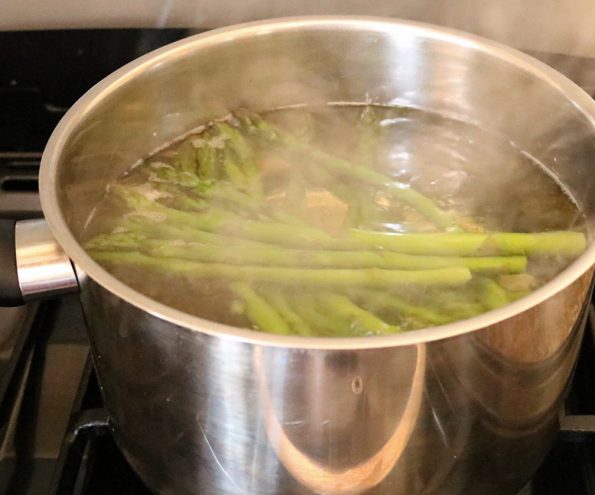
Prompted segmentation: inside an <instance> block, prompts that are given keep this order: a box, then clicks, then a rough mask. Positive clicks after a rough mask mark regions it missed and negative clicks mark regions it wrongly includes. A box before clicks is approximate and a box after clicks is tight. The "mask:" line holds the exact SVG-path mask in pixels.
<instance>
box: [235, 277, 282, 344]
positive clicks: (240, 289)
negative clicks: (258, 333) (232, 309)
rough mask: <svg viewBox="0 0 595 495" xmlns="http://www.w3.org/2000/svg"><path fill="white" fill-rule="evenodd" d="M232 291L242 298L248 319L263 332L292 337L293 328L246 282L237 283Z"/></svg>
mask: <svg viewBox="0 0 595 495" xmlns="http://www.w3.org/2000/svg"><path fill="white" fill-rule="evenodd" d="M230 288H231V290H232V291H233V292H235V294H236V295H237V296H238V297H240V298H241V299H242V300H243V301H244V304H245V306H246V313H247V315H248V318H250V320H252V322H253V323H254V324H255V325H256V326H257V327H258V328H259V329H260V330H262V331H264V332H269V333H278V334H281V335H291V333H292V332H291V328H290V327H289V325H288V324H287V322H286V321H285V320H284V319H283V317H282V316H281V315H279V313H277V311H275V309H274V308H272V307H271V306H270V304H269V303H267V301H266V300H265V299H264V298H263V297H261V296H260V295H259V294H257V293H256V291H255V290H254V289H252V287H250V285H248V284H247V283H246V282H235V283H233V284H231V286H230Z"/></svg>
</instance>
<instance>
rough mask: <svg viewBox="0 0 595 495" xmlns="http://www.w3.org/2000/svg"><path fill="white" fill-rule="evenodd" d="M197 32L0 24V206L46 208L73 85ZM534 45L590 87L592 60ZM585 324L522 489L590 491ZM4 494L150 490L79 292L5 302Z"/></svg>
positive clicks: (590, 396)
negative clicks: (112, 423)
mask: <svg viewBox="0 0 595 495" xmlns="http://www.w3.org/2000/svg"><path fill="white" fill-rule="evenodd" d="M195 32H196V31H190V30H184V29H173V30H172V29H166V30H164V29H154V30H151V29H148V30H82V31H77V30H71V31H35V32H0V217H10V218H29V217H36V216H41V209H40V205H39V198H38V195H37V172H38V167H39V160H40V157H41V152H42V150H43V147H44V146H45V142H46V141H47V139H48V137H49V134H50V132H51V131H52V129H53V128H54V126H55V125H56V124H57V122H58V121H59V119H60V118H61V117H62V115H63V114H64V113H65V111H66V110H67V109H68V107H69V106H70V105H71V104H72V103H73V102H74V101H76V99H77V98H78V97H79V96H81V95H82V94H83V93H84V92H85V91H86V90H87V89H88V88H89V87H91V86H92V85H93V84H94V83H95V82H97V81H99V80H100V79H101V78H103V77H104V76H106V75H107V74H109V73H110V72H112V71H114V70H115V69H117V68H118V67H120V66H121V65H123V64H124V63H126V62H128V61H130V60H132V59H134V58H136V57H138V56H140V55H142V54H143V53H146V52H148V51H150V50H153V49H155V48H157V47H159V46H162V45H164V44H166V43H169V42H172V41H174V40H176V39H179V38H182V37H185V36H188V35H190V34H194V33H195ZM533 55H537V56H538V57H540V58H542V59H543V60H545V61H546V62H547V63H550V64H551V65H553V66H554V67H556V68H558V69H559V70H562V71H565V72H566V73H567V75H569V77H571V78H573V79H574V80H575V81H576V82H578V83H579V84H581V85H582V86H583V87H584V88H585V89H587V90H588V91H589V92H590V93H591V94H593V93H594V92H595V60H591V59H579V58H569V57H566V56H563V55H557V54H535V53H534V54H533ZM586 328H587V331H586V332H585V338H584V342H583V346H582V351H581V355H580V359H579V362H578V365H577V370H576V373H575V376H574V379H573V382H572V387H571V390H570V393H569V396H568V399H567V401H566V407H565V410H564V411H561V413H560V414H561V417H560V424H561V432H560V434H559V436H558V439H557V441H556V443H555V445H554V446H553V448H552V450H551V451H550V453H549V454H548V456H547V458H546V459H545V460H544V461H543V463H542V465H541V467H540V468H539V470H538V472H537V473H536V475H535V477H534V479H533V480H532V481H531V483H530V484H529V485H527V486H526V487H525V488H524V489H523V491H522V492H521V494H522V495H547V494H552V495H554V494H555V495H588V494H595V364H594V363H595V346H594V336H595V314H593V309H592V308H591V318H590V321H589V322H587V327H586ZM0 493H6V494H10V495H12V494H18V495H71V494H77V495H79V494H80V495H90V494H95V495H108V494H109V495H119V494H123V495H124V494H125V495H136V494H148V493H149V491H148V489H147V488H146V487H145V486H144V485H143V484H142V482H141V481H140V480H139V479H138V478H137V477H136V475H135V474H134V472H133V471H132V470H131V468H130V467H129V466H128V464H127V463H126V461H125V460H124V458H123V456H122V454H121V453H120V452H119V450H118V449H117V447H116V445H115V443H114V440H113V438H112V437H111V435H110V430H109V425H108V422H107V415H106V413H105V411H104V410H103V409H102V401H101V394H100V390H99V386H98V384H97V381H96V378H95V375H94V372H93V369H92V366H91V363H90V360H89V346H88V341H87V338H86V335H85V325H84V318H83V315H82V313H81V309H80V306H79V303H78V300H77V298H76V296H68V297H64V298H62V299H59V300H55V301H49V302H43V303H35V304H28V305H26V306H22V307H19V308H0ZM249 495H257V494H249ZM258 495H260V494H258Z"/></svg>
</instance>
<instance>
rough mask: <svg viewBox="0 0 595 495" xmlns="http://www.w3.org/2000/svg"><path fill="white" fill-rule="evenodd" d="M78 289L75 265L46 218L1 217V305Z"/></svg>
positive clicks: (12, 304)
mask: <svg viewBox="0 0 595 495" xmlns="http://www.w3.org/2000/svg"><path fill="white" fill-rule="evenodd" d="M77 289H78V281H77V278H76V273H75V270H74V267H73V266H72V263H71V261H70V259H69V258H68V256H66V253H65V252H64V251H63V250H62V248H61V247H60V245H59V244H58V243H57V242H56V240H55V239H54V237H53V235H52V233H51V232H50V229H49V227H48V225H47V223H46V221H45V220H19V221H15V220H11V219H0V306H18V305H20V304H24V303H25V302H27V301H30V300H34V299H44V298H49V297H52V296H57V295H61V294H65V293H67V292H73V291H76V290H77Z"/></svg>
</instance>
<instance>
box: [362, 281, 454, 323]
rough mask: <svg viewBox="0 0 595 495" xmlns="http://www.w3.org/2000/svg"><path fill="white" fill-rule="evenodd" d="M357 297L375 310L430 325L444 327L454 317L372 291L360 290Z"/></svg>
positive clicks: (393, 296) (397, 297)
mask: <svg viewBox="0 0 595 495" xmlns="http://www.w3.org/2000/svg"><path fill="white" fill-rule="evenodd" d="M357 295H358V296H359V297H361V298H362V299H363V300H365V301H370V304H371V305H372V307H373V308H375V309H379V308H381V309H385V310H389V311H394V312H396V313H400V314H403V315H404V316H411V317H413V318H417V319H419V320H421V321H423V322H427V323H428V324H430V325H444V324H446V323H449V322H450V321H453V317H452V316H450V315H448V314H444V313H441V312H439V311H436V310H435V309H432V308H431V307H427V306H419V305H416V304H411V303H410V302H408V301H406V300H405V299H403V298H401V297H399V296H397V295H395V294H386V293H385V292H380V291H376V290H372V289H367V290H359V291H357Z"/></svg>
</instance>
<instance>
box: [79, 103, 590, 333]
mask: <svg viewBox="0 0 595 495" xmlns="http://www.w3.org/2000/svg"><path fill="white" fill-rule="evenodd" d="M361 123H362V125H365V126H367V127H366V132H367V134H366V136H367V137H366V139H365V140H364V141H362V142H361V143H360V147H359V148H358V149H357V150H356V151H357V153H354V156H355V155H356V154H358V153H359V158H358V159H357V160H354V161H351V160H348V159H345V158H341V157H339V156H335V155H334V154H332V153H329V152H327V151H324V150H322V149H318V148H316V147H314V146H313V145H312V144H311V143H310V142H309V141H308V140H307V138H306V139H304V138H302V137H298V136H297V135H292V134H290V133H288V132H285V131H283V130H281V129H280V128H278V127H277V126H275V125H273V124H271V123H269V122H266V121H264V120H262V119H260V118H258V117H251V118H249V119H244V120H243V123H242V124H241V125H240V126H239V127H238V126H237V125H236V124H232V123H230V122H217V123H215V124H213V125H211V126H210V127H208V128H207V129H206V131H204V133H203V134H201V136H200V137H199V138H192V137H191V138H185V139H184V140H183V141H182V142H181V144H180V145H179V147H178V150H177V155H176V156H175V158H174V159H173V160H171V162H170V163H163V162H153V163H150V164H149V165H148V168H147V170H146V172H147V173H146V174H145V179H146V181H147V183H146V184H144V185H140V186H139V185H131V182H130V181H123V183H122V184H118V185H116V186H113V187H112V188H111V189H110V195H109V196H110V197H111V198H117V199H118V201H120V204H124V205H126V207H127V208H128V210H129V211H128V213H127V214H125V216H124V217H123V218H121V219H119V220H118V221H117V223H115V225H112V226H111V227H112V228H113V232H112V233H109V234H100V235H96V236H95V237H93V238H92V239H91V240H89V241H88V242H87V244H86V247H87V249H88V250H89V252H90V254H91V255H92V256H93V257H94V258H95V259H96V260H97V261H99V262H100V263H104V264H107V265H108V266H109V267H122V266H126V267H136V268H138V269H142V270H144V269H148V270H152V271H155V272H156V273H160V274H164V275H175V276H179V277H185V278H190V279H197V280H202V279H210V278H216V279H221V280H223V281H225V283H227V284H228V286H229V289H230V290H231V292H232V293H233V294H235V296H236V297H237V298H238V299H239V300H241V307H242V308H243V312H244V314H245V316H246V318H247V320H249V321H250V322H251V324H252V325H253V326H254V327H256V328H258V329H260V330H262V331H265V332H271V333H277V334H284V335H288V334H297V335H302V336H312V335H327V336H339V335H371V334H374V335H379V334H392V333H397V332H401V331H403V330H408V329H412V328H419V327H422V326H431V325H441V324H445V323H448V322H451V321H454V320H456V319H459V318H468V317H471V316H474V315H476V314H478V313H481V312H483V311H486V310H490V309H495V308H498V307H501V306H503V305H504V304H507V303H509V302H511V301H513V300H515V299H517V298H518V297H522V296H523V295H524V294H526V293H527V290H529V289H532V288H534V284H536V283H537V282H536V279H535V278H534V277H532V275H531V274H530V272H531V268H530V266H531V265H529V273H525V271H526V270H527V266H528V264H527V257H531V259H534V258H536V257H544V256H560V257H564V258H571V257H575V256H578V255H579V254H580V253H582V252H583V250H584V249H585V247H586V239H585V236H584V234H582V233H580V232H545V233H512V232H463V231H462V229H461V226H462V225H463V223H461V225H459V222H458V221H457V219H456V217H455V216H454V215H453V214H451V213H450V212H447V211H444V210H442V209H441V208H440V207H439V206H438V205H437V204H436V203H435V202H434V201H433V200H432V199H430V198H428V197H427V196H425V195H423V194H421V193H420V192H418V191H416V190H414V189H412V188H411V187H410V186H408V185H406V184H403V183H400V182H397V181H394V180H393V179H391V178H390V177H387V176H385V175H384V174H382V173H380V172H378V171H376V170H375V169H374V166H373V164H372V162H373V157H374V147H375V146H376V142H377V140H378V135H375V133H376V132H377V131H379V129H378V128H377V126H376V124H375V123H374V116H373V115H371V114H364V116H363V117H362V121H361ZM375 126H376V127H375ZM253 139H257V140H259V139H260V140H264V142H265V143H268V144H269V145H270V144H271V143H273V144H275V145H280V146H281V147H283V148H284V150H285V151H286V152H287V154H288V156H289V157H290V159H291V169H296V172H295V173H292V175H291V176H289V177H286V179H287V184H288V185H287V187H286V192H285V198H284V199H282V202H281V206H280V207H272V208H271V207H269V206H270V205H269V203H268V198H267V197H266V195H267V194H268V191H269V188H270V184H269V182H267V179H266V177H265V178H263V177H262V174H261V171H260V170H259V168H258V167H259V164H258V153H257V152H255V150H254V146H253V142H252V140H253ZM284 167H285V170H287V169H289V167H287V165H286V164H284ZM283 173H286V172H283ZM281 175H282V174H281ZM275 180H278V178H276V179H275ZM273 182H274V181H273ZM124 184H127V185H124ZM313 185H314V186H317V187H323V188H324V189H326V190H328V191H330V192H331V193H332V194H333V195H334V197H331V199H332V200H333V201H336V202H338V203H339V204H341V202H342V203H343V204H344V205H346V208H347V207H349V211H350V214H349V215H347V216H346V220H345V222H348V221H350V220H351V221H352V223H351V224H347V226H346V227H344V229H343V230H339V229H337V230H336V231H335V229H333V228H329V229H328V230H329V231H328V232H327V231H326V230H324V229H322V228H318V227H314V226H312V225H311V224H309V223H308V222H309V220H310V219H308V218H307V217H306V216H305V215H302V210H303V209H304V207H305V205H306V203H307V201H308V194H307V191H308V190H309V189H310V187H312V186H313ZM356 185H357V189H356ZM360 185H361V187H360ZM282 198H283V197H282ZM337 198H338V199H337ZM378 198H380V199H378ZM339 200H340V201H339ZM390 200H394V202H395V203H396V202H399V203H402V204H403V205H407V206H400V207H399V208H400V209H401V210H402V211H405V212H406V214H405V215H404V216H406V215H408V214H409V212H411V211H412V209H413V210H415V211H416V212H417V213H415V214H414V215H413V220H410V219H409V218H407V219H406V220H409V221H410V222H411V223H412V225H413V228H414V229H415V228H417V229H418V230H420V229H421V230H426V229H427V228H428V226H429V228H430V229H434V230H436V227H438V228H439V229H441V230H443V232H432V233H422V232H406V233H402V234H393V233H389V232H384V231H377V230H371V229H373V228H377V226H378V224H379V222H377V218H378V215H377V213H378V211H380V210H379V205H384V204H387V202H388V203H389V204H391V208H392V207H393V203H390ZM277 204H278V200H277ZM382 207H383V208H384V206H382ZM384 211H385V210H382V211H381V212H380V213H382V214H384ZM387 211H388V210H387ZM391 211H392V210H391ZM422 217H424V218H425V219H427V220H429V221H430V222H431V223H432V224H433V225H435V226H436V227H433V226H432V225H431V224H429V223H428V222H426V221H425V220H424V218H422ZM353 218H357V221H356V222H355V225H354V223H353V222H354V220H353ZM416 222H417V223H416ZM313 223H317V222H313ZM420 223H421V224H422V226H421V227H419V224H420ZM356 226H357V227H360V226H361V227H362V228H354V227H356ZM325 228H326V227H325ZM368 229H370V230H368ZM330 232H332V235H331V233H330ZM472 273H473V275H472ZM490 276H494V277H495V279H494V278H490ZM445 287H448V290H444V288H445ZM291 288H293V290H291ZM416 288H418V290H416ZM296 289H297V290H296ZM412 291H414V292H416V293H419V294H423V296H422V297H421V301H422V302H415V303H413V302H412V299H411V297H410V296H409V293H410V292H412ZM238 302H239V301H236V303H238Z"/></svg>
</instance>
